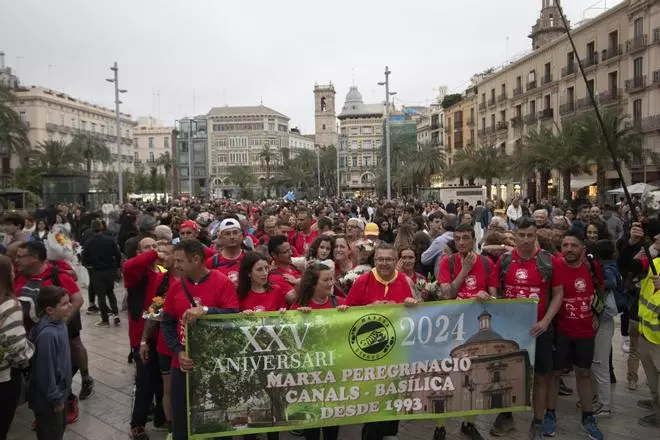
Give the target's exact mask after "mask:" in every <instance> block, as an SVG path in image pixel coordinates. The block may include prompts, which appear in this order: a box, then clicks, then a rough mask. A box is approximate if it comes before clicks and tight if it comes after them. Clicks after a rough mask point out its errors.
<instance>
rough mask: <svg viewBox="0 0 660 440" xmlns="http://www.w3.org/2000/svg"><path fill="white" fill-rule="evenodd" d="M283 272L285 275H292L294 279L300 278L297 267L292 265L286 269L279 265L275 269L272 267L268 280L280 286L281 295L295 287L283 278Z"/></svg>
mask: <svg viewBox="0 0 660 440" xmlns="http://www.w3.org/2000/svg"><path fill="white" fill-rule="evenodd" d="M285 274H286V275H291V276H292V277H294V278H296V279H300V277H301V276H302V274H301V273H300V271H299V270H298V269H296V268H295V267H293V266H289V267H288V268H286V269H282V268H280V267H278V268H276V269H273V270H272V271H271V272H270V275H268V281H269V282H270V283H272V284H275V285H277V286H278V287H279V288H280V290H281V292H282V295H286V294H287V293H289V292H290V291H291V290H292V289H294V288H295V286H294V285H293V284H291V283H289V282H288V281H287V280H286V278H284V276H283V275H285Z"/></svg>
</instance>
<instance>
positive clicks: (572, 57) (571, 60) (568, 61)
mask: <svg viewBox="0 0 660 440" xmlns="http://www.w3.org/2000/svg"><path fill="white" fill-rule="evenodd" d="M574 62H575V54H574V53H573V52H569V53H567V54H566V64H567V65H568V66H569V68H570V67H571V66H572V65H573V63H574Z"/></svg>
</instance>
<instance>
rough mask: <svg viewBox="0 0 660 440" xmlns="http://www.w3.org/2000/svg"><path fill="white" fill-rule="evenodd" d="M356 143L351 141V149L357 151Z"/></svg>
mask: <svg viewBox="0 0 660 440" xmlns="http://www.w3.org/2000/svg"><path fill="white" fill-rule="evenodd" d="M357 148H358V143H357V141H351V151H357Z"/></svg>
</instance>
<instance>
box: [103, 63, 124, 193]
mask: <svg viewBox="0 0 660 440" xmlns="http://www.w3.org/2000/svg"><path fill="white" fill-rule="evenodd" d="M110 70H112V71H113V72H114V74H115V75H114V78H106V81H108V82H111V83H114V84H115V135H116V139H115V140H116V141H117V187H118V190H119V204H120V205H123V204H124V175H123V170H122V153H121V126H120V124H121V118H120V115H119V104H121V101H120V100H119V94H120V93H126V90H124V89H120V88H119V67H118V66H117V62H116V61H115V63H114V64H113V66H112V67H111V68H110Z"/></svg>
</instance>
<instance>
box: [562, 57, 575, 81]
mask: <svg viewBox="0 0 660 440" xmlns="http://www.w3.org/2000/svg"><path fill="white" fill-rule="evenodd" d="M576 72H577V64H576V63H575V61H573V62H571V63H570V64H568V65H567V66H566V67H562V68H561V77H562V78H564V77H566V76H569V75H574V74H575V73H576Z"/></svg>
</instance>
